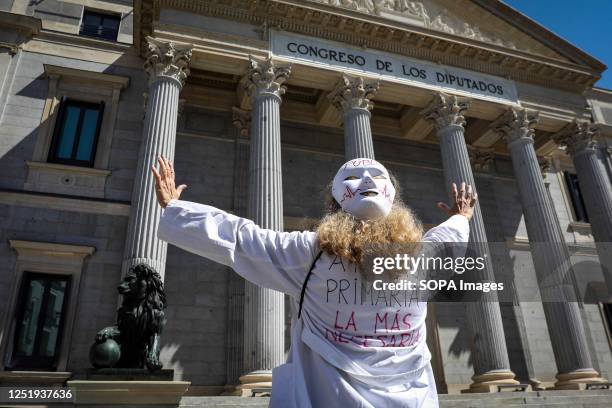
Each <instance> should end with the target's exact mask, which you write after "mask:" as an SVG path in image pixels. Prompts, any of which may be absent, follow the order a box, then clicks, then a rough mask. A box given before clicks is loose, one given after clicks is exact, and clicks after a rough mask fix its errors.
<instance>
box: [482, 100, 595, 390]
mask: <svg viewBox="0 0 612 408" xmlns="http://www.w3.org/2000/svg"><path fill="white" fill-rule="evenodd" d="M536 122H537V113H535V112H528V111H526V110H525V109H518V108H509V109H508V111H507V112H506V113H505V114H504V115H503V116H502V117H500V118H499V119H498V120H497V121H495V122H494V123H493V124H492V125H491V126H492V127H493V129H495V130H496V131H498V132H500V133H501V134H502V135H503V136H504V137H505V139H506V142H507V143H508V148H509V149H510V153H511V155H512V164H513V166H514V175H515V177H516V182H517V185H518V189H519V193H520V196H521V202H522V205H523V213H524V215H525V224H526V227H527V234H528V236H529V244H530V248H531V254H532V258H533V263H534V265H535V270H536V275H537V278H538V285H539V287H540V294H541V296H542V306H543V308H544V315H545V317H546V323H547V325H548V330H549V332H550V339H551V342H552V348H553V353H554V355H555V360H556V363H557V371H558V374H557V380H558V381H557V382H556V384H555V387H556V388H558V389H578V388H581V387H582V386H583V384H584V383H586V382H603V381H604V380H602V378H601V377H599V374H598V373H597V372H596V371H595V370H594V369H593V364H592V360H591V354H590V352H589V349H588V345H587V340H586V334H585V329H584V326H583V325H582V320H581V317H580V309H579V307H578V303H577V302H576V300H575V290H574V286H573V284H572V276H573V273H574V272H573V270H572V266H571V261H570V255H569V252H568V249H567V246H566V244H565V239H564V237H563V233H562V231H561V227H560V224H559V220H558V219H557V214H556V212H555V211H554V207H553V205H552V202H551V200H550V196H549V195H548V193H547V191H546V187H545V185H544V180H543V179H542V174H541V172H540V166H539V164H538V159H537V157H536V153H535V149H534V147H533V135H534V130H533V127H534V126H535V123H536Z"/></svg>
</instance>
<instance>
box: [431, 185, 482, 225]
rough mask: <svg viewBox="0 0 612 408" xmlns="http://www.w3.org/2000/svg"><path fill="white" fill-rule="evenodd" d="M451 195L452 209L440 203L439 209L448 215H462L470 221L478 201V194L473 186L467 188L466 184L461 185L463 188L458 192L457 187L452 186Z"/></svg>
mask: <svg viewBox="0 0 612 408" xmlns="http://www.w3.org/2000/svg"><path fill="white" fill-rule="evenodd" d="M451 195H452V198H453V203H452V205H453V206H452V207H449V206H448V205H446V204H445V203H438V208H440V209H442V210H443V211H445V212H446V213H447V214H448V215H451V216H452V215H455V214H461V215H463V216H464V217H465V218H467V219H468V220H470V219H471V218H472V215H474V206H475V205H476V200H477V199H478V194H476V193H475V192H474V190H472V186H471V185H470V186H467V188H466V186H465V183H461V188H460V189H459V191H457V185H456V184H455V183H453V184H452V187H451Z"/></svg>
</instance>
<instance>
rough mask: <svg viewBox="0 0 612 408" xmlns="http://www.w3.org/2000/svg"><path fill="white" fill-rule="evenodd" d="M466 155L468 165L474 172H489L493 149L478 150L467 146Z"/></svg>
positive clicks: (493, 157) (493, 155) (493, 154)
mask: <svg viewBox="0 0 612 408" xmlns="http://www.w3.org/2000/svg"><path fill="white" fill-rule="evenodd" d="M467 148H468V155H469V157H470V163H471V164H472V168H473V169H474V171H478V172H488V171H489V170H491V165H492V164H493V160H494V159H495V151H494V149H493V148H479V147H475V146H471V145H468V147H467Z"/></svg>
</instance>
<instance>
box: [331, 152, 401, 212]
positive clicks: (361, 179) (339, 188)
mask: <svg viewBox="0 0 612 408" xmlns="http://www.w3.org/2000/svg"><path fill="white" fill-rule="evenodd" d="M332 195H333V196H334V199H335V200H336V201H337V202H338V204H340V206H341V207H342V209H343V210H344V211H346V212H347V213H349V214H351V215H353V216H354V217H355V218H358V219H361V220H368V219H374V218H380V217H384V216H386V215H387V214H389V212H390V211H391V207H392V205H393V200H394V199H395V187H393V184H392V183H391V180H390V178H389V172H388V171H387V169H386V168H385V166H383V165H382V164H380V163H379V162H377V161H376V160H373V159H363V158H360V159H353V160H349V161H347V162H346V163H344V164H343V165H342V167H340V170H338V173H336V177H334V182H333V185H332Z"/></svg>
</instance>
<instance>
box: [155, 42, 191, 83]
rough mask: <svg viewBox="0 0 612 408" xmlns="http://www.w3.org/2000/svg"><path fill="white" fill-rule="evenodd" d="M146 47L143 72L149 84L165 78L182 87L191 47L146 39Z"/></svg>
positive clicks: (187, 73) (186, 73)
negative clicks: (174, 81) (176, 82)
mask: <svg viewBox="0 0 612 408" xmlns="http://www.w3.org/2000/svg"><path fill="white" fill-rule="evenodd" d="M147 47H148V50H147V55H146V60H145V63H144V70H145V72H146V73H147V75H148V77H149V84H151V83H152V82H154V81H155V80H156V79H158V78H160V77H166V78H172V79H174V80H176V81H178V82H179V83H180V85H181V87H182V86H183V85H184V84H185V79H187V76H188V75H189V68H188V65H189V61H190V60H191V53H192V50H193V45H192V44H178V43H175V42H172V41H162V40H158V39H156V38H153V37H147Z"/></svg>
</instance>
